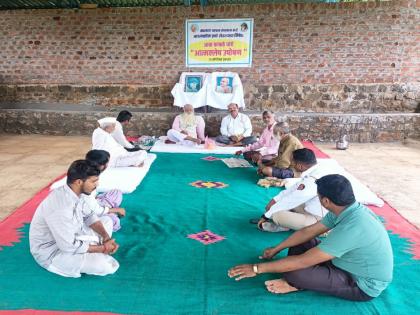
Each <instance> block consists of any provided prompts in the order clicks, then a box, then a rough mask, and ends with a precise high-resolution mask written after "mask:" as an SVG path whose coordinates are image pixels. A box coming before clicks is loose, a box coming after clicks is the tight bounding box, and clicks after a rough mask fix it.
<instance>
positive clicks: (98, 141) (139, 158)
mask: <svg viewBox="0 0 420 315" xmlns="http://www.w3.org/2000/svg"><path fill="white" fill-rule="evenodd" d="M98 123H99V127H98V128H96V129H95V131H94V132H93V135H92V149H93V150H105V151H108V153H109V154H110V155H111V157H110V160H109V166H110V167H121V166H143V162H144V160H145V159H146V158H147V152H146V151H143V150H140V151H136V152H128V151H127V150H126V149H124V147H123V146H122V145H120V144H119V143H118V142H117V141H115V139H114V138H113V137H112V136H111V133H112V132H113V131H114V130H115V125H116V119H115V118H114V117H105V118H102V119H99V120H98Z"/></svg>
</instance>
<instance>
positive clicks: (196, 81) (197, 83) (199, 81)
mask: <svg viewBox="0 0 420 315" xmlns="http://www.w3.org/2000/svg"><path fill="white" fill-rule="evenodd" d="M202 86H203V77H202V76H201V75H186V76H185V92H190V93H194V92H198V91H200V89H201V87H202Z"/></svg>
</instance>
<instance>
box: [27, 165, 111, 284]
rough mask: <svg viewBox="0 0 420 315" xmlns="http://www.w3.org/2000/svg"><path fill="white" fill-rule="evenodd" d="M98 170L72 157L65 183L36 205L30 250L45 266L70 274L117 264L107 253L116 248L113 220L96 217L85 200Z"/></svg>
mask: <svg viewBox="0 0 420 315" xmlns="http://www.w3.org/2000/svg"><path fill="white" fill-rule="evenodd" d="M99 173H100V171H99V169H98V168H97V165H95V164H92V163H91V162H89V161H86V160H77V161H74V162H73V163H72V164H71V165H70V168H69V170H68V172H67V184H66V185H64V186H62V187H59V188H57V189H54V190H52V191H51V192H50V194H49V195H48V196H47V198H45V199H44V201H43V202H42V203H41V204H40V205H39V206H38V208H37V209H36V211H35V214H34V217H33V219H32V222H31V225H30V229H29V244H30V251H31V254H32V255H33V257H34V259H35V261H36V262H37V263H38V264H39V265H40V266H41V267H43V268H45V269H46V270H48V271H50V272H53V273H55V274H58V275H60V276H63V277H72V278H78V277H80V276H81V274H82V273H85V274H90V275H98V276H105V275H109V274H113V273H114V272H116V271H117V269H118V267H119V264H118V262H117V261H116V260H115V259H114V258H113V257H112V256H110V255H112V254H114V253H115V252H116V251H117V250H118V244H117V243H116V242H115V240H113V239H111V235H112V220H111V219H110V218H109V217H107V216H103V217H101V218H98V216H97V215H96V214H95V212H94V211H93V210H92V209H91V208H90V206H89V203H88V202H87V200H86V196H87V195H89V194H91V192H92V191H93V190H95V188H96V185H97V183H98V176H99Z"/></svg>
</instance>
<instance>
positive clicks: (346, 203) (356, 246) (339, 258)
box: [228, 174, 393, 301]
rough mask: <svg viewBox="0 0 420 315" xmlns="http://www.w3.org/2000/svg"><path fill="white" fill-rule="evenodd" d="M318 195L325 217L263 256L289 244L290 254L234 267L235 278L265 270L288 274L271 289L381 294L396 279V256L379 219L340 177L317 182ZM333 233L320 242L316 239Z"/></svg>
mask: <svg viewBox="0 0 420 315" xmlns="http://www.w3.org/2000/svg"><path fill="white" fill-rule="evenodd" d="M316 184H317V190H318V197H319V199H320V201H321V204H322V206H323V207H324V208H326V209H327V210H328V211H329V212H328V214H327V215H326V216H325V217H324V218H323V219H322V220H321V221H320V222H317V223H315V224H313V225H311V226H308V227H306V228H304V229H302V230H299V231H297V232H295V233H294V234H292V235H291V236H290V237H289V238H287V239H286V240H285V241H283V242H281V243H280V244H279V245H277V246H275V247H272V248H268V249H266V250H265V251H264V253H263V255H262V256H261V257H260V258H262V259H271V258H273V257H274V256H275V255H277V254H278V253H279V252H280V251H282V250H283V249H285V248H289V252H288V256H287V257H286V258H283V259H279V260H276V261H272V262H265V263H260V264H247V265H239V266H236V267H233V268H231V269H230V270H229V272H228V275H229V277H231V278H233V277H234V278H235V279H236V280H241V279H243V278H248V277H255V276H256V275H257V274H260V273H277V272H278V273H283V278H282V279H277V280H271V281H267V282H266V283H265V284H266V287H267V290H268V291H270V292H272V293H277V294H278V293H289V292H294V291H298V290H312V291H317V292H321V293H325V294H329V295H333V296H337V297H340V298H344V299H348V300H353V301H369V300H371V299H373V298H374V297H377V296H379V295H380V294H381V292H382V291H383V290H384V289H385V288H386V287H387V286H388V284H389V283H390V282H391V280H392V270H393V255H392V248H391V243H390V240H389V237H388V234H387V232H386V230H385V228H384V226H383V224H382V222H381V221H380V220H379V218H378V217H376V215H375V214H373V213H372V212H371V211H370V210H369V209H368V208H366V207H365V206H363V205H361V204H359V203H358V202H356V199H355V197H354V194H353V189H352V187H351V184H350V182H349V181H348V180H347V179H346V178H345V177H343V176H341V175H336V174H335V175H327V176H324V177H322V178H320V179H318V180H317V181H316ZM327 231H331V232H330V233H329V234H328V236H327V237H326V238H325V239H324V240H323V241H322V242H320V241H319V240H317V239H315V237H317V236H319V235H320V234H323V233H325V232H327Z"/></svg>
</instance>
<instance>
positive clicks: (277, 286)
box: [265, 279, 299, 294]
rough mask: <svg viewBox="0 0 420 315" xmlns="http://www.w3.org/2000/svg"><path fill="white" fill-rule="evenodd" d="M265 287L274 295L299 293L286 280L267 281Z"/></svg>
mask: <svg viewBox="0 0 420 315" xmlns="http://www.w3.org/2000/svg"><path fill="white" fill-rule="evenodd" d="M265 286H266V288H267V290H268V291H270V292H271V293H274V294H286V293H290V292H295V291H299V290H298V289H296V288H295V287H292V286H291V285H290V284H288V283H287V282H286V280H284V279H277V280H270V281H266V282H265Z"/></svg>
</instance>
